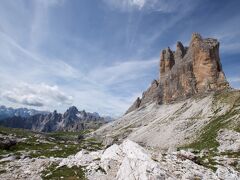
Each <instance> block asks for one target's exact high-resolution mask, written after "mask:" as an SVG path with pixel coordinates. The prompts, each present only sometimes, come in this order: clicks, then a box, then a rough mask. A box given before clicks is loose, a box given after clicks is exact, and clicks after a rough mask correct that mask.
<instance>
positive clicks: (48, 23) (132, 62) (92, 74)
mask: <svg viewBox="0 0 240 180" xmlns="http://www.w3.org/2000/svg"><path fill="white" fill-rule="evenodd" d="M0 4H1V6H0V101H1V104H4V105H7V106H13V107H31V108H35V109H43V110H54V109H57V110H58V111H60V112H63V111H65V109H66V108H67V107H69V106H71V105H76V106H77V107H78V108H79V109H85V110H87V111H96V112H99V113H100V114H105V115H113V116H119V115H121V114H122V113H124V112H125V111H126V109H127V108H128V107H129V106H130V105H131V103H132V102H133V101H134V100H135V98H136V97H137V96H140V95H141V94H142V92H143V91H144V90H145V89H146V88H147V87H148V86H149V84H150V83H151V81H152V80H153V79H156V78H157V77H158V74H159V70H158V68H159V54H160V51H161V49H163V48H166V47H167V46H170V47H171V48H173V49H174V48H175V43H176V41H179V40H180V41H181V42H183V43H184V45H185V46H187V45H188V43H189V40H190V37H191V34H192V33H193V32H199V33H201V34H202V36H203V37H214V38H217V39H218V40H219V41H220V44H221V45H220V53H221V61H222V64H223V68H224V70H225V73H226V76H227V78H228V80H229V81H230V83H231V85H232V86H233V87H234V88H240V60H239V57H240V11H239V7H240V1H239V0H229V1H226V0H194V1H193V0H181V1H179V0H1V2H0Z"/></svg>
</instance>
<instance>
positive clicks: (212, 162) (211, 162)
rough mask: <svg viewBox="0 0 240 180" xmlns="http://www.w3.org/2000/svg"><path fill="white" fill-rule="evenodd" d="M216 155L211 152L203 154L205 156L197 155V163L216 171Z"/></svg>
mask: <svg viewBox="0 0 240 180" xmlns="http://www.w3.org/2000/svg"><path fill="white" fill-rule="evenodd" d="M213 157H214V155H212V154H209V155H207V156H203V157H197V159H196V161H195V163H197V164H199V165H201V166H204V167H206V168H209V169H212V170H213V171H214V172H215V171H216V170H217V168H216V165H217V163H216V161H215V160H214V159H213ZM206 159H208V162H206V161H205V160H206Z"/></svg>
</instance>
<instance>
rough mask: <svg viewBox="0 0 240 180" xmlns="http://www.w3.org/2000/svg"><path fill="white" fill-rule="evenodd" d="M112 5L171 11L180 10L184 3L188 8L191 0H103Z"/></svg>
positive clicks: (127, 8)
mask: <svg viewBox="0 0 240 180" xmlns="http://www.w3.org/2000/svg"><path fill="white" fill-rule="evenodd" d="M103 1H104V2H105V3H107V4H108V5H109V6H110V7H113V8H117V9H119V10H122V11H131V10H134V9H136V10H150V11H159V12H163V13H170V12H174V11H176V10H178V9H179V8H181V7H182V6H183V5H184V6H185V8H188V4H187V3H188V2H189V0H182V1H179V0H171V1H169V0H103Z"/></svg>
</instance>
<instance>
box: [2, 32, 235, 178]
mask: <svg viewBox="0 0 240 180" xmlns="http://www.w3.org/2000/svg"><path fill="white" fill-rule="evenodd" d="M0 139H1V141H0V142H1V143H0V149H1V150H0V179H9V180H10V179H29V180H30V179H90V180H112V179H117V180H155V179H156V180H165V179H166V180H175V179H176V180H177V179H182V180H186V179H188V180H195V179H196V180H197V179H203V180H210V179H213V180H215V179H216V180H225V179H226V180H238V179H240V91H239V90H234V89H232V88H230V87H229V84H228V82H227V80H226V78H225V75H224V72H223V69H222V67H221V62H220V57H219V42H218V41H217V40H216V39H211V38H207V39H204V38H202V37H201V36H200V35H199V34H193V36H192V39H191V42H190V45H189V47H184V46H183V45H182V44H181V43H179V42H178V43H177V49H176V51H175V52H174V51H172V50H170V48H167V49H165V50H163V51H162V54H161V58H160V77H159V79H157V80H154V81H153V83H152V84H151V86H150V88H149V89H148V90H147V91H146V92H144V93H143V96H142V97H141V98H138V99H137V100H136V101H135V102H134V104H133V105H132V106H131V107H130V108H129V109H128V111H127V112H126V114H125V115H123V116H122V117H121V118H119V119H117V120H115V121H113V122H110V123H108V124H105V125H103V126H101V127H100V128H99V129H97V130H96V131H91V132H89V131H88V132H86V131H79V132H55V133H36V132H32V131H24V130H19V129H8V128H1V129H0Z"/></svg>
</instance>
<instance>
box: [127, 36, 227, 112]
mask: <svg viewBox="0 0 240 180" xmlns="http://www.w3.org/2000/svg"><path fill="white" fill-rule="evenodd" d="M225 88H229V84H228V82H227V80H226V78H225V74H224V72H223V69H222V65H221V62H220V57H219V42H218V40H217V39H213V38H206V39H204V38H202V36H201V35H200V34H198V33H193V34H192V37H191V41H190V44H189V47H184V46H183V44H182V43H181V42H179V41H178V42H177V44H176V51H172V50H171V49H170V48H169V47H168V48H166V49H164V50H162V52H161V56H160V76H159V79H158V80H154V81H153V83H152V84H151V86H150V87H149V88H148V89H147V91H145V92H144V93H143V96H142V98H141V99H140V98H138V99H137V100H136V101H135V102H134V104H133V105H132V106H131V107H130V108H129V109H128V111H127V113H128V112H130V111H132V110H134V109H136V108H138V107H140V106H142V105H144V104H146V103H148V102H152V101H156V102H157V103H159V104H164V103H170V102H173V101H177V100H183V99H186V98H189V97H192V96H193V95H195V94H203V93H208V92H211V91H218V90H222V89H225Z"/></svg>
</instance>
